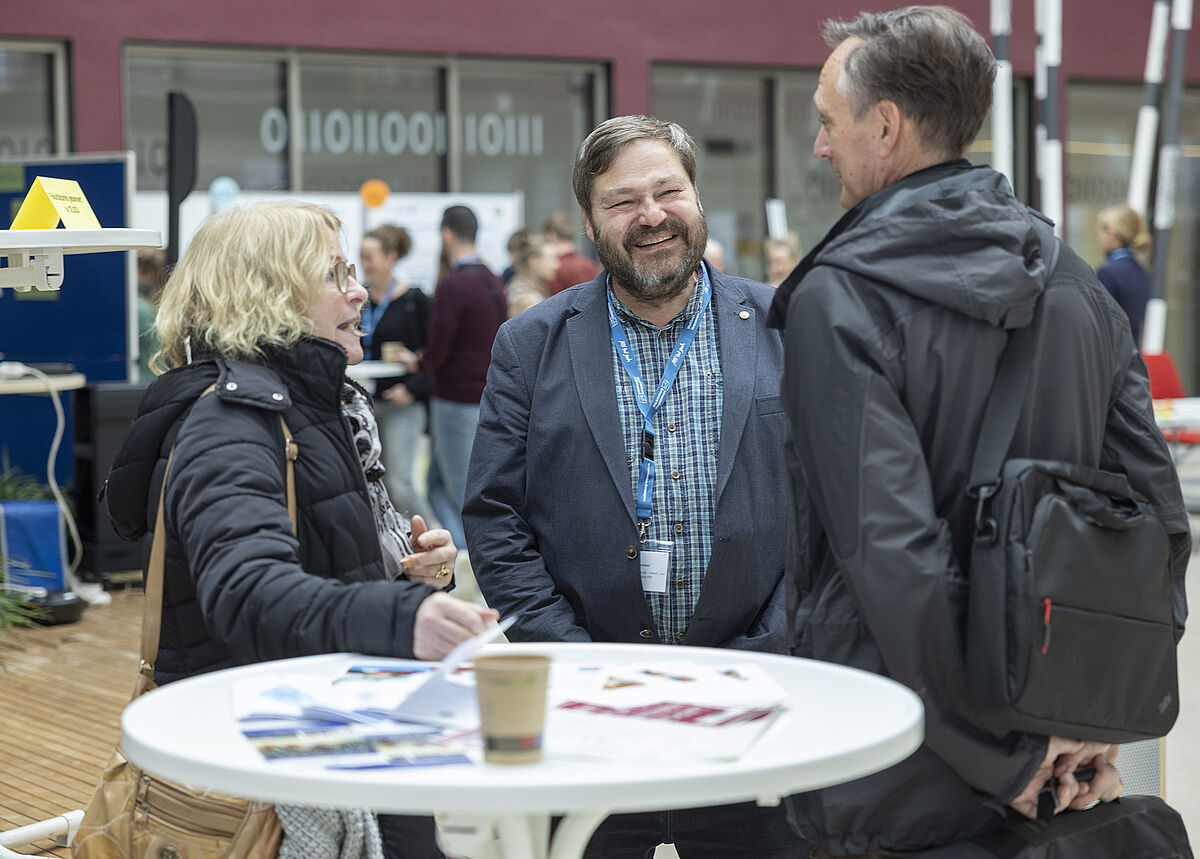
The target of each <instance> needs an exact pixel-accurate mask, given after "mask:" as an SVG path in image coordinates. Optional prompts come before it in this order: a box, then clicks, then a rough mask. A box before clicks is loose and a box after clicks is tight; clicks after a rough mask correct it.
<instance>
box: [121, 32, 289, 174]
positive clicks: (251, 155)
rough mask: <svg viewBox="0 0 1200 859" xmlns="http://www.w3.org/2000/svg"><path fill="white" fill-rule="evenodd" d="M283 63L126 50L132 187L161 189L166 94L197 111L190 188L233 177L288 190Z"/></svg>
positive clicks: (249, 57) (217, 54) (127, 135)
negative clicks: (173, 94) (133, 165)
mask: <svg viewBox="0 0 1200 859" xmlns="http://www.w3.org/2000/svg"><path fill="white" fill-rule="evenodd" d="M286 84H287V68H286V65H285V64H284V62H283V61H281V60H279V59H276V58H271V57H263V58H258V57H254V56H252V55H236V54H230V53H227V52H225V53H222V52H209V53H205V54H204V55H200V54H199V52H179V53H170V54H167V53H160V52H155V51H140V50H138V49H130V50H128V51H127V52H126V54H125V98H126V109H125V123H126V126H125V128H126V130H125V139H126V141H127V145H129V146H130V148H132V149H133V150H134V151H135V152H136V153H137V168H138V181H137V184H138V189H139V190H143V191H146V190H162V189H165V188H166V187H167V174H166V171H167V93H168V92H169V91H172V90H173V91H178V92H183V93H184V94H186V95H187V97H188V98H189V99H190V100H191V102H192V104H193V105H194V106H195V108H196V125H197V137H198V141H197V146H196V150H197V157H196V160H197V164H196V188H197V189H206V188H208V186H209V184H211V182H212V180H213V179H216V178H217V177H218V176H232V177H233V178H234V179H235V180H237V183H238V184H239V185H240V186H241V187H242V188H243V189H245V190H277V189H281V188H282V189H286V188H288V187H289V178H288V152H287V130H288V129H287V126H286V123H285V122H284V117H285V116H286V113H285V111H286V98H287V86H286Z"/></svg>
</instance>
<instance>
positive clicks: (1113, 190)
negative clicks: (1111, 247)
mask: <svg viewBox="0 0 1200 859" xmlns="http://www.w3.org/2000/svg"><path fill="white" fill-rule="evenodd" d="M1141 101H1142V88H1141V86H1139V85H1136V84H1091V83H1089V84H1072V85H1070V86H1069V87H1068V88H1067V143H1066V146H1065V149H1066V159H1067V164H1066V176H1067V179H1066V195H1067V224H1066V226H1067V234H1066V238H1067V240H1068V242H1069V243H1070V244H1071V246H1072V247H1073V248H1075V249H1076V250H1077V251H1078V252H1079V253H1080V254H1081V255H1082V256H1083V258H1084V259H1085V260H1087V261H1088V262H1089V263H1091V264H1092V265H1093V266H1098V265H1100V263H1101V262H1102V260H1101V255H1100V248H1099V242H1098V235H1097V232H1096V215H1097V214H1098V213H1099V211H1100V210H1101V209H1102V208H1104V207H1105V206H1108V205H1111V204H1113V203H1121V202H1124V201H1125V199H1126V196H1127V194H1128V190H1129V172H1130V168H1131V165H1132V155H1133V134H1134V129H1135V127H1136V124H1137V112H1138V108H1139V107H1140V105H1141ZM1179 142H1180V158H1179V174H1178V179H1177V185H1176V198H1175V225H1174V228H1173V229H1172V230H1171V233H1170V238H1169V248H1168V251H1169V254H1168V261H1167V277H1166V296H1165V297H1166V300H1167V327H1166V347H1167V349H1168V350H1170V351H1171V352H1172V353H1174V357H1175V361H1176V364H1178V365H1179V369H1180V373H1181V374H1182V375H1183V377H1184V379H1183V382H1184V386H1185V388H1186V389H1187V390H1188V392H1189V393H1200V348H1198V345H1197V342H1196V339H1197V338H1196V333H1195V332H1196V330H1197V324H1198V322H1200V319H1198V312H1197V306H1196V302H1197V296H1196V283H1197V278H1198V273H1200V259H1198V255H1200V90H1197V89H1188V90H1185V91H1184V98H1183V105H1182V108H1181V111H1180V121H1179ZM1152 205H1153V203H1152ZM1151 232H1153V230H1151Z"/></svg>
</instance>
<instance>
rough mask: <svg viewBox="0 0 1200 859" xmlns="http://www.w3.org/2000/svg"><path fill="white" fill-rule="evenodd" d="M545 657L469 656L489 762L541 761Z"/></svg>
mask: <svg viewBox="0 0 1200 859" xmlns="http://www.w3.org/2000/svg"><path fill="white" fill-rule="evenodd" d="M549 674H550V657H549V656H541V655H538V654H534V653H496V654H490V655H480V656H476V657H475V690H476V695H477V697H478V699H479V722H480V729H479V733H480V736H481V737H482V739H483V758H484V760H485V761H487V762H488V763H493V764H528V763H533V762H535V761H540V760H541V759H542V731H543V729H544V728H545V724H546V681H547V678H548V677H549Z"/></svg>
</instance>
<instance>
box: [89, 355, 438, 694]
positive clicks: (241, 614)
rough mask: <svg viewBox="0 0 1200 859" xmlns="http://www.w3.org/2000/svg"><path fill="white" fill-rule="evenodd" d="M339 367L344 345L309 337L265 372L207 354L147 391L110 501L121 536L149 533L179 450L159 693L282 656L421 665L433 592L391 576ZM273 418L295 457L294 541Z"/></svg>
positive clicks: (117, 465)
mask: <svg viewBox="0 0 1200 859" xmlns="http://www.w3.org/2000/svg"><path fill="white" fill-rule="evenodd" d="M345 366H346V353H345V352H344V351H343V350H342V349H341V348H340V347H338V346H336V345H334V344H333V343H329V342H327V341H324V340H318V339H315V338H306V339H304V340H302V341H301V342H300V343H298V344H297V345H296V346H295V347H293V348H291V349H289V350H286V351H279V350H274V351H270V352H268V354H267V357H266V359H265V360H264V361H263V362H262V363H244V362H235V361H223V360H220V359H212V358H208V359H203V360H198V361H195V362H193V363H191V364H188V365H187V366H184V367H180V368H177V369H175V370H172V371H170V372H169V373H166V374H164V375H163V376H161V377H159V378H158V379H157V380H156V381H155V382H154V383H153V384H152V385H151V386H150V388H149V389H148V390H147V392H146V395H145V397H144V398H143V400H142V403H141V405H140V407H139V410H138V417H137V419H136V420H135V421H134V423H133V425H132V427H131V429H130V431H129V433H128V435H127V436H126V438H125V443H124V445H123V446H122V448H121V451H120V452H119V453H118V455H117V457H116V459H115V461H114V463H113V466H112V469H111V471H110V472H109V478H108V484H107V488H106V499H107V504H108V514H109V518H110V520H111V521H112V523H113V527H114V528H116V530H117V532H118V533H119V534H120V535H121V536H122V537H124V538H126V539H130V540H134V539H138V538H140V537H141V536H143V535H144V534H145V533H147V532H148V531H150V530H152V529H153V527H154V519H155V514H156V513H157V508H158V497H159V488H160V486H161V484H162V477H163V472H164V469H165V467H166V461H167V455H168V454H169V453H170V451H171V448H172V445H174V447H175V454H174V460H173V461H172V463H171V473H170V476H169V478H168V480H167V487H166V497H165V504H166V508H165V514H166V523H165V527H166V529H167V537H168V541H167V555H166V574H165V580H164V593H163V622H162V633H161V637H160V644H159V653H158V658H157V660H156V664H155V681H156V682H157V683H159V684H162V683H167V682H170V681H172V680H177V679H180V678H183V677H188V676H191V675H193V674H199V673H202V672H205V671H212V670H215V669H218V668H225V667H227V666H230V665H238V664H245V663H252V662H260V661H263V660H267V659H278V658H281V657H286V656H303V655H308V654H316V653H333V652H338V651H358V652H362V653H370V654H375V655H380V656H398V657H409V656H411V655H412V637H413V617H414V614H415V612H416V610H417V606H418V605H419V604H420V602H421V600H423V599H424V598H425V597H427V596H428V595H429V594H431V593H433V589H431V588H429V587H426V586H424V585H417V584H413V583H411V582H407V581H403V580H401V581H397V582H389V581H387V580H386V579H385V576H384V571H383V562H382V560H381V554H380V548H379V540H378V537H377V536H376V531H375V525H374V520H373V518H372V514H371V507H370V503H369V501H368V499H367V490H366V482H365V478H364V477H363V472H362V467H361V466H360V464H359V461H358V457H357V455H356V454H355V451H354V447H353V443H352V440H351V436H350V432H349V429H348V428H347V426H346V424H345V422H344V420H343V418H342V414H341V408H340V404H339V392H340V390H341V386H342V379H343V375H344V372H345ZM213 383H215V384H216V390H215V392H214V393H212V394H210V395H208V396H205V397H203V398H199V397H200V394H201V392H202V391H203V390H204V389H205V388H207V387H208V386H209V385H210V384H213ZM198 398H199V399H198ZM280 415H282V416H283V417H284V419H285V420H286V421H287V423H288V426H289V427H290V429H291V431H292V433H293V434H294V437H295V440H296V443H297V445H298V446H299V449H300V455H299V458H298V459H297V461H296V500H297V520H298V525H297V527H298V529H299V535H298V536H299V539H298V540H297V535H296V534H294V533H293V531H292V527H291V523H290V522H289V520H288V514H287V504H286V490H285V485H284V481H285V459H284V442H283V430H282V427H281V425H280V421H279V416H280Z"/></svg>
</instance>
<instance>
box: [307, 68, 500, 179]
mask: <svg viewBox="0 0 1200 859" xmlns="http://www.w3.org/2000/svg"><path fill="white" fill-rule="evenodd" d="M441 77H442V75H441V73H440V71H439V70H438V69H436V68H429V67H428V66H426V67H419V66H418V67H413V66H411V65H410V66H406V65H404V64H403V63H401V62H397V61H395V60H389V59H388V58H385V57H362V58H358V57H355V58H344V59H336V60H334V59H319V60H318V59H310V58H308V57H302V58H301V60H300V101H301V104H302V108H301V113H302V117H301V121H300V122H299V123H297V125H299V126H300V128H301V137H300V141H299V142H300V147H301V160H302V164H303V184H304V188H305V190H309V191H357V190H358V188H359V186H361V185H362V183H363V182H365V181H367V180H368V179H382V180H383V181H384V182H386V183H387V184H388V187H389V188H391V189H392V190H393V191H423V192H428V191H441V190H443V189H444V180H443V177H444V175H445V157H446V145H447V143H446V114H445V112H444V110H443V108H442V96H441V84H440V80H441ZM472 190H482V189H476V188H473V189H472ZM505 190H511V188H506V189H505Z"/></svg>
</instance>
